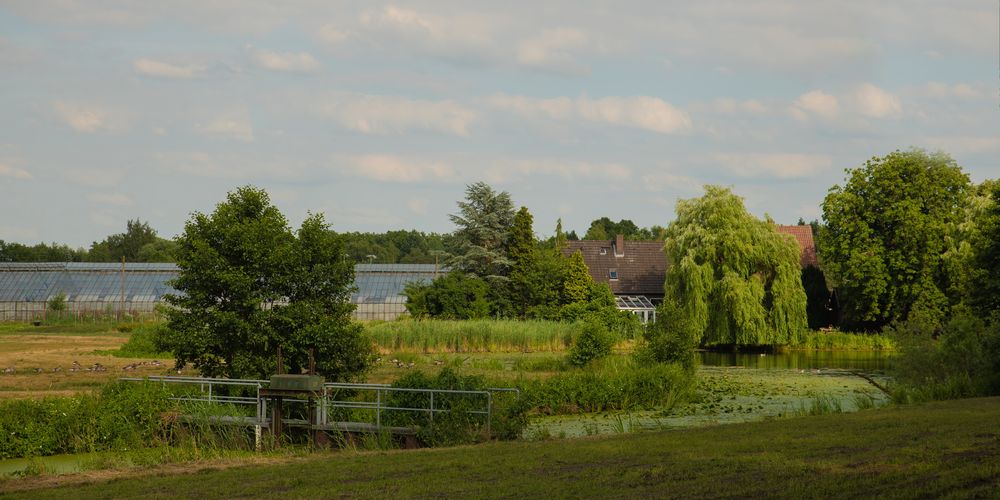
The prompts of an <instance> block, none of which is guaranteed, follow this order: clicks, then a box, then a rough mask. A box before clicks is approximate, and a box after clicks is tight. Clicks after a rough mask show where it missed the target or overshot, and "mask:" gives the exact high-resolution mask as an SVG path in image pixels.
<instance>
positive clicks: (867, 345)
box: [789, 330, 895, 351]
mask: <svg viewBox="0 0 1000 500" xmlns="http://www.w3.org/2000/svg"><path fill="white" fill-rule="evenodd" d="M789 348H791V349H795V350H812V351H892V350H894V349H895V344H894V343H893V342H892V339H890V338H889V337H887V336H885V335H881V334H877V333H873V334H866V333H845V332H841V331H836V330H834V331H831V332H822V331H820V332H818V331H810V332H806V333H805V334H804V335H803V336H802V341H801V342H799V343H798V344H796V345H792V346H789Z"/></svg>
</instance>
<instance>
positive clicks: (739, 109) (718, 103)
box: [689, 97, 768, 115]
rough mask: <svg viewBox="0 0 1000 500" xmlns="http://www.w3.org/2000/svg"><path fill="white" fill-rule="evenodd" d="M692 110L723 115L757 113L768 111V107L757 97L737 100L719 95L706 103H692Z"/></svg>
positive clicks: (690, 107)
mask: <svg viewBox="0 0 1000 500" xmlns="http://www.w3.org/2000/svg"><path fill="white" fill-rule="evenodd" d="M689 109H691V110H692V111H709V112H712V113H718V114H723V115H737V114H749V115H759V114H763V113H767V112H768V107H767V105H765V104H764V103H762V102H760V101H759V100H757V99H747V100H743V101H740V100H737V99H733V98H732V97H720V98H718V99H715V100H713V101H711V102H708V103H693V104H692V105H691V106H689Z"/></svg>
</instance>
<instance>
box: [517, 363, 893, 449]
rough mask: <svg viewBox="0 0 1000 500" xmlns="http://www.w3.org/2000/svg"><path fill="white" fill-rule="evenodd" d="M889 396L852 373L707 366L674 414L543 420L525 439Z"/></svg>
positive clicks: (750, 416) (785, 412)
mask: <svg viewBox="0 0 1000 500" xmlns="http://www.w3.org/2000/svg"><path fill="white" fill-rule="evenodd" d="M888 401H889V398H888V397H887V396H886V395H885V394H884V393H882V392H881V391H880V390H879V389H877V388H875V387H874V386H873V385H872V384H871V383H870V382H868V381H867V380H865V379H864V378H861V377H859V376H857V375H855V374H853V373H851V372H849V371H845V370H840V369H837V370H823V369H799V370H773V369H754V368H741V367H713V366H703V367H700V368H699V370H698V389H697V396H696V398H695V401H694V402H692V403H689V404H687V405H684V406H682V407H678V408H674V409H673V410H672V411H670V412H664V411H661V410H656V409H653V410H644V411H633V412H628V413H623V412H605V413H593V414H584V415H570V416H554V417H539V418H534V419H532V422H531V424H530V425H529V426H528V429H527V430H526V431H525V437H527V438H534V439H540V438H550V437H557V438H562V437H579V436H586V435H593V434H613V433H623V432H633V431H638V430H644V429H668V428H684V427H702V426H709V425H719V424H732V423H739V422H751V421H759V420H766V419H772V418H782V417H786V416H792V415H800V414H809V413H829V412H838V411H843V412H851V411H857V410H858V409H863V408H869V407H877V406H882V405H884V404H886V403H888Z"/></svg>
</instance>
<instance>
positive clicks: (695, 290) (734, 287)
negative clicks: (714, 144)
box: [664, 186, 807, 345]
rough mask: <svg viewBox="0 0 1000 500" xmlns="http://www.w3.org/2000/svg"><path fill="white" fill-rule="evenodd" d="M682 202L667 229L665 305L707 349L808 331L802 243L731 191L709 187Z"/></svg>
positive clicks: (792, 338)
mask: <svg viewBox="0 0 1000 500" xmlns="http://www.w3.org/2000/svg"><path fill="white" fill-rule="evenodd" d="M705 191H706V193H705V195H704V196H702V197H701V198H696V199H689V200H681V201H679V202H678V203H677V219H676V220H675V221H674V222H673V223H671V224H670V226H669V227H668V228H667V230H666V236H667V239H666V245H665V246H664V251H665V252H666V254H667V261H668V262H669V263H670V267H669V268H668V270H667V279H666V285H665V298H664V301H665V302H669V304H668V305H669V306H670V307H669V308H670V310H672V311H676V312H675V314H679V315H682V317H681V318H674V319H671V318H664V320H666V321H684V322H686V324H689V325H691V328H692V329H693V330H694V331H695V332H700V334H701V338H700V341H701V342H702V343H703V344H706V345H718V344H732V345H775V344H788V343H794V342H797V341H798V339H799V335H800V334H801V333H802V332H803V331H805V330H806V328H807V321H806V296H805V292H804V291H803V289H802V281H801V280H800V270H799V248H798V245H797V244H796V243H795V242H794V241H793V240H792V239H791V238H790V237H787V236H785V235H781V234H778V233H777V232H776V231H775V229H774V226H773V224H771V223H769V222H765V221H761V220H758V219H757V218H755V217H754V216H753V215H751V214H750V213H748V212H747V211H746V208H744V206H743V199H742V198H740V197H738V196H736V195H735V194H733V193H732V192H731V191H730V190H729V189H726V188H722V187H717V186H706V187H705Z"/></svg>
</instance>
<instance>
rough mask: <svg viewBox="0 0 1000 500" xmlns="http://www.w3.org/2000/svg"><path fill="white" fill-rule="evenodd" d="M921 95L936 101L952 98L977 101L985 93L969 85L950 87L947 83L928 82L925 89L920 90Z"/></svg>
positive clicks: (962, 84) (958, 84)
mask: <svg viewBox="0 0 1000 500" xmlns="http://www.w3.org/2000/svg"><path fill="white" fill-rule="evenodd" d="M920 94H922V95H923V96H925V97H931V98H935V99H947V98H952V97H957V98H962V99H975V98H978V97H981V96H982V94H983V93H982V92H980V90H979V89H977V88H975V87H973V86H972V85H969V84H967V83H956V84H954V85H948V84H947V83H941V82H928V83H927V84H926V85H924V86H923V88H921V89H920Z"/></svg>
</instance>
